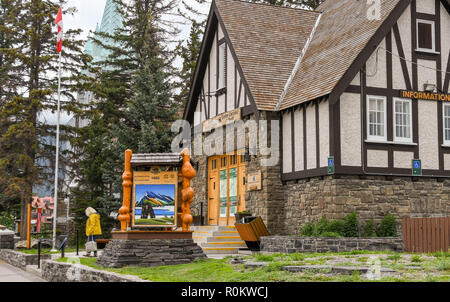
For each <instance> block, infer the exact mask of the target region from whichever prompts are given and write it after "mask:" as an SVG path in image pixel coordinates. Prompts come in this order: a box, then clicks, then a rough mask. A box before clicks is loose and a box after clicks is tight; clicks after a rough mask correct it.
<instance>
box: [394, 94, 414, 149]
mask: <svg viewBox="0 0 450 302" xmlns="http://www.w3.org/2000/svg"><path fill="white" fill-rule="evenodd" d="M411 109H412V108H411V100H407V99H397V98H394V140H395V141H399V142H412V127H411V124H412V115H411Z"/></svg>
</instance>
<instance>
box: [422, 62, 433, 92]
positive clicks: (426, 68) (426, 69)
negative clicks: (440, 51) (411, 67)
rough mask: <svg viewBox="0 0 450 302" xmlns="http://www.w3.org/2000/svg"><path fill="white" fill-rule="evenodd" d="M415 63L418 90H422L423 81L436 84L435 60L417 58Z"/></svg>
mask: <svg viewBox="0 0 450 302" xmlns="http://www.w3.org/2000/svg"><path fill="white" fill-rule="evenodd" d="M417 65H418V66H417V77H418V86H417V87H418V88H419V91H423V84H425V83H429V84H434V85H436V83H437V82H436V61H430V60H417ZM430 68H431V69H430Z"/></svg>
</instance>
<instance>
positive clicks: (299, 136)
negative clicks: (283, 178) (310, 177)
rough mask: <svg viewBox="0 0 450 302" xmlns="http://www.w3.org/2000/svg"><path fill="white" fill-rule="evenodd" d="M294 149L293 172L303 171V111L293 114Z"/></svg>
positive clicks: (296, 111)
mask: <svg viewBox="0 0 450 302" xmlns="http://www.w3.org/2000/svg"><path fill="white" fill-rule="evenodd" d="M294 134H295V137H294V148H295V171H302V170H304V162H303V161H304V154H303V109H299V110H295V112H294Z"/></svg>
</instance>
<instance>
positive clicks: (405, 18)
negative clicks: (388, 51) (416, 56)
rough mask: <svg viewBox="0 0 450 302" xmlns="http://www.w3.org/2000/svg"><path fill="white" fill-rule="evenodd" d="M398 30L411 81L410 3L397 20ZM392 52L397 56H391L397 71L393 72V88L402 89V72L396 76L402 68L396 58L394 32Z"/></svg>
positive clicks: (398, 59)
mask: <svg viewBox="0 0 450 302" xmlns="http://www.w3.org/2000/svg"><path fill="white" fill-rule="evenodd" d="M397 24H398V31H399V33H400V39H401V41H402V46H403V52H404V55H405V59H406V66H407V67H408V73H409V78H410V80H411V81H412V63H411V60H412V49H411V47H412V45H411V43H412V42H411V5H408V7H407V8H406V9H405V11H404V12H403V14H402V15H401V16H400V18H399V19H398V21H397ZM392 40H393V42H392V52H393V53H394V54H396V55H397V56H392V62H393V68H394V69H398V71H397V72H396V71H394V72H393V77H392V78H393V88H394V89H404V88H405V87H404V86H402V85H404V84H403V83H404V79H403V74H401V78H400V77H399V76H398V75H399V74H400V73H401V72H402V70H401V66H400V58H398V51H397V44H396V43H395V37H394V33H393V32H392Z"/></svg>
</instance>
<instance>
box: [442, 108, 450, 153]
mask: <svg viewBox="0 0 450 302" xmlns="http://www.w3.org/2000/svg"><path fill="white" fill-rule="evenodd" d="M442 106H443V108H442V109H443V110H442V113H443V114H442V115H443V117H444V121H443V122H444V123H443V126H444V145H447V146H450V104H446V103H444V104H443V105H442Z"/></svg>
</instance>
